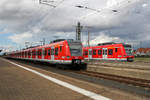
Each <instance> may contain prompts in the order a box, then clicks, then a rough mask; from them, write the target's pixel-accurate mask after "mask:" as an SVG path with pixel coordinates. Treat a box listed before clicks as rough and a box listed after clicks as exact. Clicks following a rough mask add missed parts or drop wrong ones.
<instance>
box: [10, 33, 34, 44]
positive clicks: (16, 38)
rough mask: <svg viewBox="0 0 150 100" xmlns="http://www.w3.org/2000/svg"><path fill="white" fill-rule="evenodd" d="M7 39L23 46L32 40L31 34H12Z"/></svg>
mask: <svg viewBox="0 0 150 100" xmlns="http://www.w3.org/2000/svg"><path fill="white" fill-rule="evenodd" d="M8 38H9V39H11V40H12V41H13V42H15V43H17V44H24V43H25V42H26V41H28V40H30V39H32V34H31V33H23V34H14V35H12V36H9V37H8Z"/></svg>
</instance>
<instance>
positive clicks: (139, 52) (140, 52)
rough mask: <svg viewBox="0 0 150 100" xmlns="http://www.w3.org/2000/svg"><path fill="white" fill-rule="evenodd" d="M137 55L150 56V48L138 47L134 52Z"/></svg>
mask: <svg viewBox="0 0 150 100" xmlns="http://www.w3.org/2000/svg"><path fill="white" fill-rule="evenodd" d="M134 55H135V56H150V48H138V49H137V50H136V51H135V52H134Z"/></svg>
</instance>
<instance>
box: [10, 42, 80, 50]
mask: <svg viewBox="0 0 150 100" xmlns="http://www.w3.org/2000/svg"><path fill="white" fill-rule="evenodd" d="M63 42H74V43H76V42H81V41H78V40H73V39H57V40H54V41H51V42H50V44H46V45H42V46H40V45H38V46H31V47H28V48H24V49H22V50H16V51H14V52H12V53H18V52H22V51H28V50H32V49H35V48H38V49H40V48H47V47H49V46H53V45H56V44H59V45H63Z"/></svg>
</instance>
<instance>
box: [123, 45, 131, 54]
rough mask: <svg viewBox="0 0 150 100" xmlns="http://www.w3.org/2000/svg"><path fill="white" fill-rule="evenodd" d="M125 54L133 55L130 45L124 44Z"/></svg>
mask: <svg viewBox="0 0 150 100" xmlns="http://www.w3.org/2000/svg"><path fill="white" fill-rule="evenodd" d="M124 48H125V51H126V54H127V56H130V55H133V54H132V48H131V45H127V44H126V45H124Z"/></svg>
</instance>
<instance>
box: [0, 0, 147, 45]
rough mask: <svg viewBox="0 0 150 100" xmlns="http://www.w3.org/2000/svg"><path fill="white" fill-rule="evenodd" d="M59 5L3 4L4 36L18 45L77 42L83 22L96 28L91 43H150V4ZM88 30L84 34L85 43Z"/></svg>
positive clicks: (76, 0)
mask: <svg viewBox="0 0 150 100" xmlns="http://www.w3.org/2000/svg"><path fill="white" fill-rule="evenodd" d="M55 1H56V2H54V5H56V6H57V7H56V8H53V7H50V6H46V5H39V4H38V3H39V2H38V0H13V1H10V0H1V2H0V7H1V9H0V29H1V28H3V30H2V31H1V32H0V33H12V36H9V38H8V39H10V40H12V41H13V42H15V43H17V44H24V42H25V41H29V42H37V41H40V40H42V38H46V42H47V43H49V42H50V41H52V40H54V39H58V38H73V39H75V25H76V24H77V22H78V21H81V24H82V25H83V26H91V27H92V29H91V35H92V38H91V40H93V41H92V42H91V43H94V41H97V40H100V39H101V40H103V38H104V40H103V42H105V41H108V40H113V39H116V38H118V39H120V40H138V41H145V42H147V41H149V40H150V38H149V33H150V30H149V29H150V21H149V17H150V6H149V5H150V1H148V0H94V1H92V0H88V1H86V0H66V1H63V2H61V1H62V0H55ZM76 5H83V6H87V7H90V8H93V9H97V10H100V12H99V13H98V12H95V11H92V10H88V9H79V8H77V7H75V6H76ZM112 10H117V12H113V11H112ZM141 19H142V20H141ZM86 30H87V29H86V28H83V30H82V31H83V32H82V36H83V37H82V38H83V41H84V42H85V37H86V34H84V32H85V31H86ZM102 33H105V34H102ZM102 37H103V38H102ZM143 37H145V38H143ZM97 42H101V41H97ZM146 45H147V43H145V46H146Z"/></svg>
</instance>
